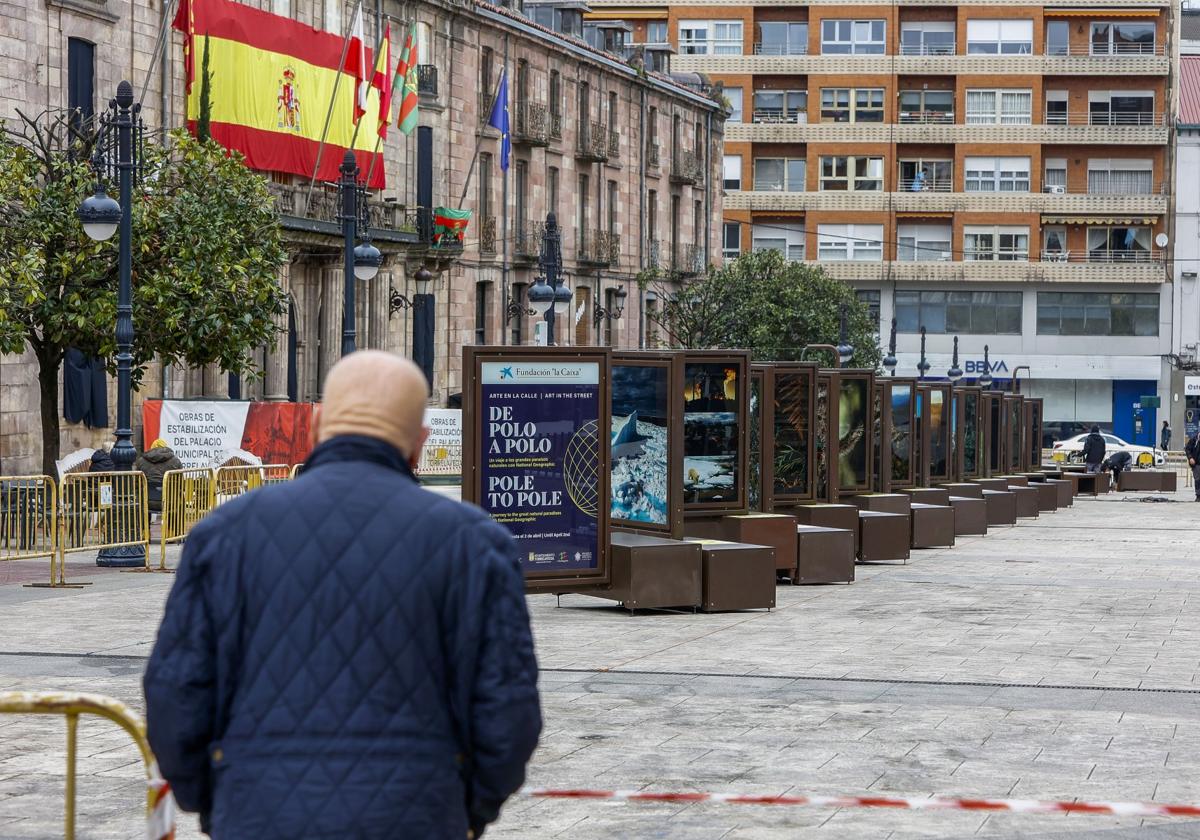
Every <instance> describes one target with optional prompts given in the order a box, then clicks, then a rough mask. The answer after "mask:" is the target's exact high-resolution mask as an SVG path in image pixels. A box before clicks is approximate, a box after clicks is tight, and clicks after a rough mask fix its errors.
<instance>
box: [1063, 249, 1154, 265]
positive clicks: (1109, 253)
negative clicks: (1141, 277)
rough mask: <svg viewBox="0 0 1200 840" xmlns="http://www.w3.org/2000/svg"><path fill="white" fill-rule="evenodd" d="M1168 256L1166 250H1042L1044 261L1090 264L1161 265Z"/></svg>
mask: <svg viewBox="0 0 1200 840" xmlns="http://www.w3.org/2000/svg"><path fill="white" fill-rule="evenodd" d="M1165 258H1166V252H1165V251H1139V250H1110V249H1096V250H1091V251H1042V262H1052V263H1087V264H1088V265H1122V266H1125V265H1144V264H1149V263H1153V264H1155V265H1159V266H1161V265H1162V264H1163V260H1164V259H1165Z"/></svg>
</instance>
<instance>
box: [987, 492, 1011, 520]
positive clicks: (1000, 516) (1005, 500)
mask: <svg viewBox="0 0 1200 840" xmlns="http://www.w3.org/2000/svg"><path fill="white" fill-rule="evenodd" d="M983 500H984V501H985V502H987V524H988V525H989V526H991V525H1016V524H1017V494H1016V493H1011V492H1009V491H1008V490H984V491H983Z"/></svg>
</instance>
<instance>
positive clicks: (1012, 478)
mask: <svg viewBox="0 0 1200 840" xmlns="http://www.w3.org/2000/svg"><path fill="white" fill-rule="evenodd" d="M996 477H997V478H1002V479H1004V480H1005V481H1007V482H1008V486H1009V487H1028V486H1029V476H1027V475H1021V474H1019V473H1014V474H1013V475H1000V476H996Z"/></svg>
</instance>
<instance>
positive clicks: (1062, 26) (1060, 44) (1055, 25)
mask: <svg viewBox="0 0 1200 840" xmlns="http://www.w3.org/2000/svg"><path fill="white" fill-rule="evenodd" d="M1070 38H1071V25H1070V24H1069V23H1067V22H1066V21H1065V20H1048V21H1046V55H1069V54H1070V51H1071V48H1070Z"/></svg>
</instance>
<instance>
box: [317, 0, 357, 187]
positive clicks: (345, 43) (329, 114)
mask: <svg viewBox="0 0 1200 840" xmlns="http://www.w3.org/2000/svg"><path fill="white" fill-rule="evenodd" d="M362 3H363V0H358V2H357V3H355V4H354V11H353V12H352V13H351V14H350V28H349V29H347V30H346V37H345V38H343V39H342V58H341V60H340V61H338V71H337V75H336V76H334V77H333V93H332V94H330V96H329V110H328V111H326V112H325V127H324V128H323V129H321V142H320V144H319V145H318V146H317V162H316V163H314V164H313V174H312V178H311V179H309V182H308V195H307V196H306V197H305V199H304V203H305V206H307V205H308V202H309V200H310V199H311V198H312V191H313V185H314V184H316V183H317V173H319V172H320V171H321V154H322V153H323V152H324V151H325V138H326V137H328V136H329V122H330V120H332V119H333V105H334V103H335V102H337V92H338V87H339V86H340V85H341V83H342V76H344V75H345V73H344V72H343V68H345V66H346V54H347V53H349V52H350V33H351V31H352V29H353V27H354V16H355V15H357V14H358V13H359V11H360V10H361V9H362ZM356 95H357V94H356ZM353 145H354V144H353V143H352V144H351V146H353Z"/></svg>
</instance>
